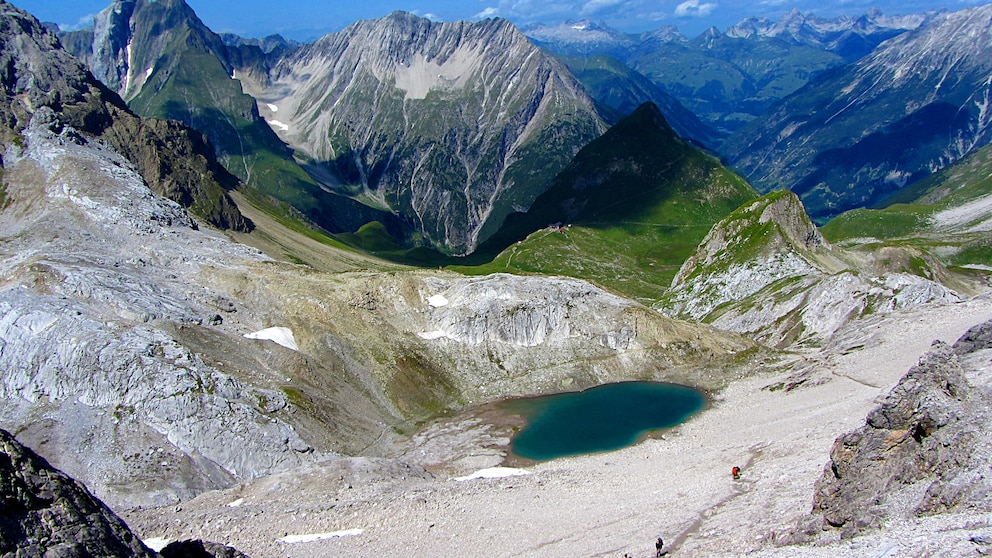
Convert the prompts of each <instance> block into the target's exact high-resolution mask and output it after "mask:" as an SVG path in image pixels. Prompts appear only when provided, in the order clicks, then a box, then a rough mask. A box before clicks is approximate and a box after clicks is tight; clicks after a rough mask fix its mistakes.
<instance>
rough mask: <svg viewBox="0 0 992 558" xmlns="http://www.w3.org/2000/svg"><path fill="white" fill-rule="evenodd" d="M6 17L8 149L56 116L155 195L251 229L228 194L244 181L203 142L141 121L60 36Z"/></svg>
mask: <svg viewBox="0 0 992 558" xmlns="http://www.w3.org/2000/svg"><path fill="white" fill-rule="evenodd" d="M0 10H2V12H0V37H2V39H3V40H2V42H0V44H2V49H0V58H2V62H3V67H4V71H3V76H2V89H0V97H2V99H0V101H2V102H0V118H2V121H3V125H4V129H3V141H4V144H6V145H9V144H10V143H12V142H13V143H16V142H18V141H19V140H18V138H19V137H20V136H21V134H22V131H23V130H24V128H26V127H27V126H28V123H29V121H30V120H31V118H32V115H34V114H35V113H37V112H45V111H48V112H47V114H48V115H49V116H47V117H46V118H49V119H51V120H52V121H53V122H55V123H57V126H60V125H66V126H72V127H74V128H75V129H76V130H77V131H78V132H82V133H86V134H90V135H93V136H96V137H98V138H100V139H102V140H104V141H106V142H108V143H109V144H111V145H113V146H114V147H115V148H116V149H117V150H118V151H120V152H121V153H123V154H125V155H126V156H127V157H128V159H129V160H130V161H131V162H133V163H134V164H135V165H136V166H137V167H138V168H139V169H140V170H141V173H142V176H143V177H144V178H145V180H147V181H148V184H149V185H150V186H151V187H152V188H153V189H155V190H156V191H157V192H159V193H160V194H162V195H166V196H168V197H170V198H171V199H173V200H175V201H177V202H179V203H181V204H183V205H185V206H186V207H191V208H192V209H193V210H194V212H195V213H196V214H197V215H198V216H201V217H203V218H205V219H207V220H208V221H209V222H211V223H212V224H214V225H215V226H218V227H220V228H233V229H238V230H248V229H249V228H250V224H249V223H248V222H247V221H246V220H245V219H244V217H243V216H242V215H241V213H240V212H239V211H238V209H237V207H236V206H235V205H234V203H233V202H232V201H231V199H230V198H229V197H228V195H227V192H226V189H227V188H231V187H233V186H234V184H236V179H235V178H234V177H233V176H231V175H230V174H229V173H227V172H226V171H225V170H224V169H223V168H222V167H220V165H218V164H217V161H216V159H215V158H214V155H213V153H212V150H211V149H209V148H208V144H207V143H206V141H205V140H204V139H203V137H202V136H200V134H198V133H197V132H195V131H193V130H190V129H188V128H186V127H183V126H180V125H176V124H175V123H165V122H157V121H152V120H142V119H140V118H138V117H137V116H135V115H134V114H133V113H131V112H130V111H129V110H128V109H127V107H125V105H124V103H123V102H122V101H121V99H120V98H119V97H117V96H116V95H114V94H113V93H111V92H110V91H108V90H107V89H106V88H105V87H103V86H102V85H101V84H100V83H98V82H96V81H95V80H93V78H92V76H91V75H89V74H88V73H87V72H86V70H84V69H83V68H82V67H81V66H80V65H79V62H78V61H76V60H75V59H73V58H72V56H71V55H69V54H68V53H67V52H65V51H63V50H62V49H61V48H59V41H58V39H57V38H56V37H55V35H53V34H51V33H50V32H49V31H47V30H45V29H44V28H42V26H41V25H40V24H39V23H38V21H37V20H35V19H34V18H32V17H31V16H29V15H28V14H26V13H24V12H22V11H20V10H17V9H16V8H14V7H13V6H11V5H10V4H7V3H6V2H4V3H0ZM167 145H169V146H171V148H166V146H167Z"/></svg>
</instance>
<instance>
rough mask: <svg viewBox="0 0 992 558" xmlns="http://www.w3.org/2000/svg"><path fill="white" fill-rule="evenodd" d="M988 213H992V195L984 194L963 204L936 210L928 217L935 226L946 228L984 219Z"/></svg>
mask: <svg viewBox="0 0 992 558" xmlns="http://www.w3.org/2000/svg"><path fill="white" fill-rule="evenodd" d="M990 213H992V195H985V196H982V197H980V198H976V199H974V200H971V201H970V202H968V203H965V204H963V205H959V206H957V207H952V208H950V209H945V210H943V211H938V212H937V213H934V214H933V215H932V216H931V217H930V222H931V223H933V224H934V225H935V226H936V227H937V228H940V229H948V228H952V227H960V226H963V225H967V224H969V223H972V222H974V221H977V220H980V219H983V220H984V219H985V218H987V217H988V215H989V214H990Z"/></svg>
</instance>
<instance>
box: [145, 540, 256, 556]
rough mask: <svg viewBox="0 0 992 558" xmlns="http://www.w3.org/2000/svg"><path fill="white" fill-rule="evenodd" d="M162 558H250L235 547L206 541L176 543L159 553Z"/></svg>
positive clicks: (170, 544)
mask: <svg viewBox="0 0 992 558" xmlns="http://www.w3.org/2000/svg"><path fill="white" fill-rule="evenodd" d="M159 554H160V555H161V556H162V558H248V555H246V554H244V553H242V552H241V551H239V550H237V549H236V548H234V547H230V546H225V545H223V544H220V543H214V542H204V541H176V542H174V543H169V545H168V546H166V547H165V548H163V549H162V551H161V552H160V553H159Z"/></svg>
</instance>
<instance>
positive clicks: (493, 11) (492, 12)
mask: <svg viewBox="0 0 992 558" xmlns="http://www.w3.org/2000/svg"><path fill="white" fill-rule="evenodd" d="M497 15H499V9H497V8H494V7H492V6H489V7H488V8H486V9H484V10H482V11H481V12H479V13H477V14H475V18H476V19H486V18H487V17H496V16H497Z"/></svg>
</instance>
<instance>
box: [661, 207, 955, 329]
mask: <svg viewBox="0 0 992 558" xmlns="http://www.w3.org/2000/svg"><path fill="white" fill-rule="evenodd" d="M919 268H922V269H923V271H922V272H921V271H920V269H919ZM942 269H943V268H942V266H941V265H940V264H939V263H938V262H937V261H935V260H934V259H933V258H931V257H929V256H927V255H926V254H923V253H922V252H919V251H917V250H914V249H911V248H886V249H884V250H878V251H876V252H875V253H873V254H871V255H865V254H860V253H859V254H853V253H848V252H846V251H845V250H843V249H841V248H837V247H834V246H831V245H830V244H828V243H827V242H826V241H825V240H824V239H823V237H822V236H821V235H820V233H819V231H818V230H817V229H816V227H815V226H814V225H813V223H812V222H811V221H810V219H809V217H808V216H807V215H806V213H805V211H804V210H803V206H802V203H801V202H800V201H799V199H798V198H797V197H796V196H795V194H792V193H791V192H773V193H772V194H768V195H766V196H764V197H762V198H759V199H758V200H755V201H753V202H750V203H748V204H745V205H743V206H741V208H739V209H738V210H737V211H735V212H734V213H733V214H731V215H730V216H729V217H727V218H726V219H724V220H723V221H721V222H720V223H718V224H717V225H716V226H714V227H713V229H712V230H711V231H710V233H709V234H708V235H707V236H706V238H705V239H704V240H703V242H702V243H700V245H699V248H698V249H697V251H696V253H695V254H694V255H693V256H691V257H690V258H689V259H688V260H686V262H685V264H683V266H682V268H681V269H680V270H679V273H678V275H677V276H676V278H675V280H674V281H673V282H672V287H671V289H669V291H668V293H667V294H666V296H665V298H664V299H663V300H662V301H661V302H659V303H658V304H657V305H656V306H655V307H656V308H657V309H658V310H660V311H661V312H662V313H664V314H665V315H668V316H673V317H683V318H692V319H696V320H702V321H705V322H707V323H711V324H713V325H715V326H717V327H719V328H723V329H727V330H730V331H736V332H739V333H748V334H750V335H753V336H754V337H755V338H757V339H758V340H760V341H762V342H765V343H768V344H771V345H776V346H785V345H788V344H790V343H794V342H797V341H806V340H816V339H821V340H822V339H825V338H827V337H829V336H830V335H831V334H832V333H833V332H834V331H836V330H837V329H838V328H840V326H842V325H843V324H844V323H846V322H847V321H849V320H851V319H854V318H857V317H859V316H861V315H863V314H865V313H867V312H886V311H891V310H894V309H898V308H906V307H910V306H916V305H920V304H928V303H933V302H956V301H958V300H960V298H959V296H958V295H957V294H956V293H955V292H954V291H953V290H951V289H949V288H947V287H944V286H943V285H941V284H940V283H937V282H935V280H934V279H936V278H937V277H939V276H940V275H941V273H942V271H941V270H942ZM921 273H922V274H923V275H926V276H923V275H921Z"/></svg>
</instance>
